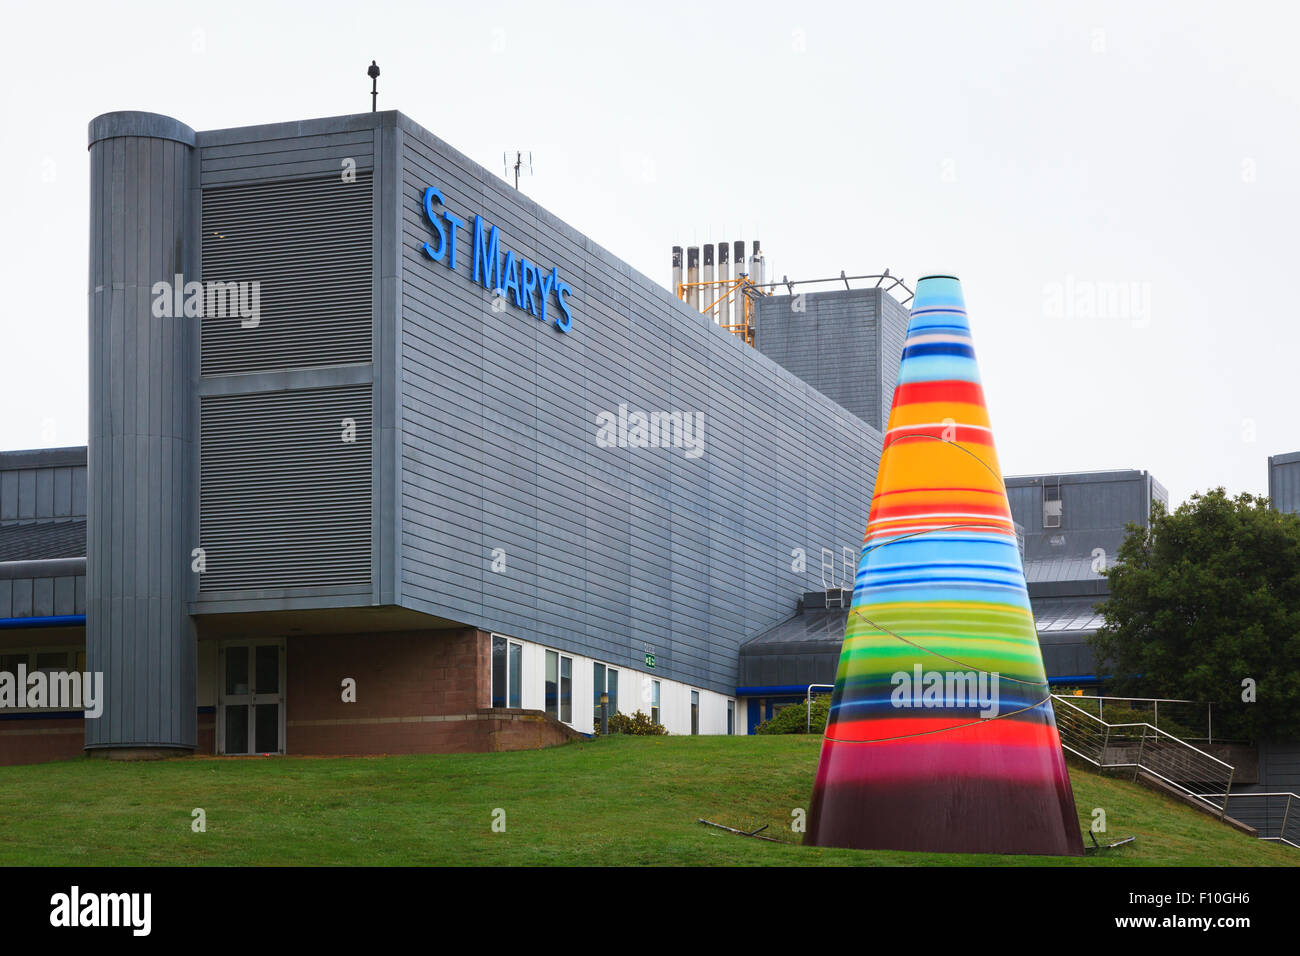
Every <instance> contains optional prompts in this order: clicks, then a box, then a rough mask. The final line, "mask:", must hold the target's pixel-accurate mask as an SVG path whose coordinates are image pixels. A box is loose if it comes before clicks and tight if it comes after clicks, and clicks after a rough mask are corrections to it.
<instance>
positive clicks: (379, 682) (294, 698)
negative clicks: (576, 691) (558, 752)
mask: <svg viewBox="0 0 1300 956" xmlns="http://www.w3.org/2000/svg"><path fill="white" fill-rule="evenodd" d="M286 651H287V654H286V664H285V666H286V668H287V672H288V673H287V675H286V683H285V693H286V698H287V700H286V706H287V708H288V710H287V712H286V714H285V722H286V726H285V738H286V739H285V749H286V751H287V752H288V753H290V754H382V753H401V754H405V753H465V752H477V751H489V750H518V749H524V748H534V747H547V746H552V745H554V744H558V743H563V742H564V741H566V740H568V739H571V737H574V736H577V735H576V734H575V733H574V732H573V731H571V730H569V728H567V727H565V726H564V725H562V724H559V723H558V722H556V721H554V720H551V719H550V718H548V717H546V716H545V715H544V714H541V713H540V712H536V711H518V710H515V711H509V710H491V709H490V705H491V686H490V683H491V673H492V670H491V668H492V645H491V638H490V636H489V635H488V634H486V633H485V632H482V631H478V630H474V629H464V630H449V631H413V632H402V633H397V634H365V635H357V634H348V635H328V636H317V637H291V638H289V639H288V646H287V648H286ZM347 677H350V678H352V679H353V680H355V681H356V702H355V703H344V702H343V700H342V683H343V679H344V678H347Z"/></svg>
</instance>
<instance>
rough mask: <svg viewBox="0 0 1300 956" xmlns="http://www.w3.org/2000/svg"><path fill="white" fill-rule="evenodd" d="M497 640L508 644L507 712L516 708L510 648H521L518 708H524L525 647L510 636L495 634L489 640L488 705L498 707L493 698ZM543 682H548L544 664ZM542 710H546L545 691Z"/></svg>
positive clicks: (505, 706) (505, 705)
mask: <svg viewBox="0 0 1300 956" xmlns="http://www.w3.org/2000/svg"><path fill="white" fill-rule="evenodd" d="M497 638H500V639H501V640H503V641H505V642H506V694H505V704H504V705H503V707H504V708H505V709H506V710H510V709H511V708H512V707H515V705H513V704H511V703H510V648H511V647H512V646H513V647H517V648H519V704H518V707H519V708H522V707H523V706H524V673H523V672H524V645H523V643H522V642H521V641H518V640H516V639H515V638H513V637H511V636H510V635H508V634H497V633H493V634H492V636H491V637H490V638H489V639H488V703H489V704H490V705H491V706H493V707H495V706H496V702H495V701H494V699H493V697H494V694H495V690H496V673H497V658H496V648H495V646H494V645H495V644H496V640H497ZM542 681H543V685H544V684H545V681H546V671H545V664H543V670H542ZM542 709H543V711H544V710H545V709H546V694H545V691H543V693H542Z"/></svg>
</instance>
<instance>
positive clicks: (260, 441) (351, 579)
mask: <svg viewBox="0 0 1300 956" xmlns="http://www.w3.org/2000/svg"><path fill="white" fill-rule="evenodd" d="M202 418H203V438H202V443H201V445H202V454H201V460H202V467H201V469H200V475H201V478H200V495H199V500H200V509H201V510H200V515H201V517H200V525H201V527H202V529H203V532H202V541H203V548H204V551H205V552H206V559H207V569H206V571H205V572H204V573H203V575H202V589H203V591H204V592H213V591H229V590H242V589H262V588H286V587H308V586H321V585H336V584H369V583H370V517H371V515H370V469H371V421H370V418H371V416H370V386H369V385H350V386H340V387H334V388H319V389H309V390H302V391H292V392H263V393H253V394H243V395H207V396H204V397H203V399H202ZM347 422H351V429H350V430H349V427H348V425H347V424H346V423H347ZM345 437H352V438H353V440H352V441H345Z"/></svg>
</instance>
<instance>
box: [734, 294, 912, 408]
mask: <svg viewBox="0 0 1300 956" xmlns="http://www.w3.org/2000/svg"><path fill="white" fill-rule="evenodd" d="M755 303H756V320H755V335H754V345H755V347H756V348H757V349H758V350H759V351H760V352H762V353H763V354H764V355H766V356H768V357H769V358H771V359H772V360H773V361H775V362H778V363H779V364H780V365H781V366H782V367H784V368H786V369H788V370H789V371H791V372H793V373H794V374H795V375H797V376H798V377H799V378H801V379H803V380H804V381H806V382H808V383H809V384H810V385H812V386H813V387H814V388H816V389H817V390H818V391H820V392H822V393H824V394H825V395H826V396H827V397H829V398H831V399H833V400H834V401H836V402H838V403H839V404H840V405H843V406H844V408H846V409H847V410H848V411H850V412H852V413H853V414H854V415H856V416H858V417H859V418H861V419H862V420H863V421H865V422H867V424H869V425H871V426H872V427H873V428H876V429H877V430H880V431H883V430H884V428H885V425H886V422H887V420H888V418H889V407H890V404H891V402H892V400H893V393H894V383H895V381H896V380H897V378H898V365H899V362H900V361H901V359H902V354H903V339H904V337H905V335H906V332H907V310H906V309H905V308H904V307H903V306H901V305H899V304H898V302H897V301H896V300H895V299H894V298H893V297H892V296H890V295H888V294H886V293H885V291H884V290H883V289H876V288H866V289H832V290H827V291H822V292H808V293H803V294H800V295H794V296H791V295H777V296H766V297H759V298H757V299H756V300H755Z"/></svg>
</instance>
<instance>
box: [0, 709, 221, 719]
mask: <svg viewBox="0 0 1300 956" xmlns="http://www.w3.org/2000/svg"><path fill="white" fill-rule="evenodd" d="M216 712H217V708H215V707H200V708H199V713H200V714H215V713H216ZM85 716H86V714H85V711H81V710H52V711H47V710H38V711H31V712H28V713H23V714H6V713H3V712H0V720H72V719H74V718H84V717H85Z"/></svg>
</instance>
